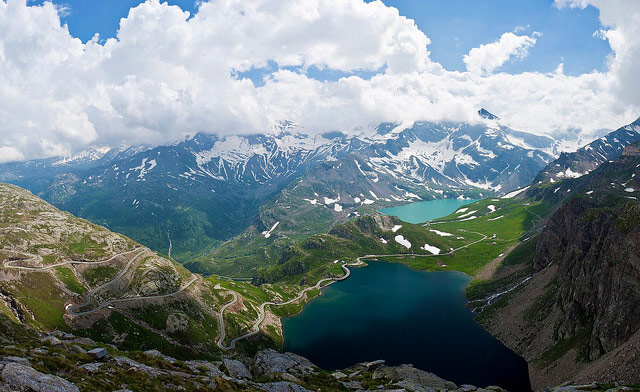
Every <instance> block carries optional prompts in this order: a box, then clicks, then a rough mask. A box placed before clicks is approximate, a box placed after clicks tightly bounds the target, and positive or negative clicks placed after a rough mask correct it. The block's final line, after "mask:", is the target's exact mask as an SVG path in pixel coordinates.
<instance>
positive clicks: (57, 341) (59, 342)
mask: <svg viewBox="0 0 640 392" xmlns="http://www.w3.org/2000/svg"><path fill="white" fill-rule="evenodd" d="M42 343H49V344H50V345H52V346H54V347H57V346H61V345H62V340H60V339H58V338H57V337H55V336H46V337H45V338H43V339H42Z"/></svg>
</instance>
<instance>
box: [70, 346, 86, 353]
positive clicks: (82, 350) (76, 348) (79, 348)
mask: <svg viewBox="0 0 640 392" xmlns="http://www.w3.org/2000/svg"><path fill="white" fill-rule="evenodd" d="M70 348H71V350H72V351H75V352H77V353H81V354H86V353H87V350H85V349H84V348H82V347H80V346H78V345H77V344H74V345H73V346H71V347H70Z"/></svg>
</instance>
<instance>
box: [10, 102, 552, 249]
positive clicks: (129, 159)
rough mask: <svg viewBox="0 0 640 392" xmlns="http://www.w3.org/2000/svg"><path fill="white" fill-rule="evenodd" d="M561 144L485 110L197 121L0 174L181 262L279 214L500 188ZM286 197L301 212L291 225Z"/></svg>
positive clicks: (327, 217)
mask: <svg viewBox="0 0 640 392" xmlns="http://www.w3.org/2000/svg"><path fill="white" fill-rule="evenodd" d="M487 113H488V112H487ZM480 114H483V113H480ZM558 146H559V142H558V141H555V140H553V139H551V138H549V137H545V136H536V135H532V134H528V133H524V132H518V131H515V130H512V129H510V128H508V127H507V126H505V125H503V124H501V123H500V120H499V119H497V117H496V118H493V117H490V116H487V115H486V114H485V115H483V116H482V117H479V120H478V123H476V124H469V123H428V122H416V123H413V124H392V123H383V124H380V125H379V126H377V127H374V128H372V129H367V130H362V131H359V132H356V133H352V134H345V133H340V132H333V133H325V134H322V135H309V134H308V133H305V132H304V129H302V128H301V127H300V126H298V125H296V124H293V123H290V122H285V123H282V124H279V125H278V126H277V127H276V128H275V129H273V130H272V131H271V132H269V133H267V134H255V135H247V136H216V135H212V134H204V133H198V134H196V135H195V136H193V137H189V138H186V139H185V140H183V141H180V142H177V143H174V144H171V145H164V146H157V147H153V148H151V147H149V146H134V147H128V148H120V149H108V148H96V149H93V150H91V151H87V152H85V153H82V154H78V155H77V156H73V157H66V158H61V157H60V158H49V159H45V160H36V161H27V162H19V163H8V164H2V165H0V181H5V182H10V183H14V184H16V185H19V186H22V187H24V188H26V189H29V190H31V191H33V192H34V193H35V194H37V195H39V196H41V197H43V198H44V199H45V200H47V201H49V202H51V203H52V204H54V205H55V206H57V207H59V208H61V209H63V210H66V211H70V212H72V213H74V214H76V215H78V216H81V217H83V218H86V219H89V220H91V221H92V222H96V223H99V224H102V225H104V226H106V227H108V228H110V229H112V230H115V231H118V232H122V233H124V234H126V235H128V236H129V237H131V238H133V239H134V240H136V241H140V242H143V243H145V244H147V245H148V246H150V247H151V248H152V249H154V250H158V251H160V252H163V253H165V254H168V253H169V250H170V249H171V252H172V253H171V255H172V256H173V257H174V258H176V259H177V260H180V261H182V262H186V261H193V260H195V259H202V258H203V257H207V254H210V253H211V251H212V250H213V252H214V253H216V252H217V251H216V250H215V249H216V247H217V246H220V245H221V244H223V243H224V242H225V241H229V240H231V239H233V238H235V237H236V236H238V235H243V233H244V234H246V233H247V231H252V230H253V231H256V232H258V233H262V232H264V231H266V232H269V230H270V229H271V228H272V227H274V225H276V224H277V222H280V223H279V224H278V226H277V227H275V228H274V230H275V233H273V232H272V234H274V237H275V234H277V233H278V232H281V234H284V235H306V234H311V233H317V232H321V231H324V230H326V229H328V228H329V227H330V226H331V225H332V224H333V223H335V222H336V221H338V222H339V221H344V220H345V219H347V217H349V216H354V215H355V214H359V213H360V214H361V213H362V212H363V211H367V210H372V209H374V208H380V207H382V206H386V205H394V204H400V203H405V202H407V201H416V200H429V199H433V198H442V197H475V198H477V197H482V196H488V195H493V194H503V193H506V192H508V191H510V190H513V189H516V188H519V187H522V186H525V185H526V184H528V183H529V182H530V181H531V179H533V177H534V176H535V175H536V174H537V173H538V172H539V171H540V169H542V168H543V167H545V166H546V165H547V164H548V163H549V162H550V161H551V160H552V159H553V157H554V156H555V155H556V154H557V153H558ZM284 200H287V202H286V203H290V205H282V204H281V203H282V202H283V201H284ZM279 203H280V204H279ZM274 206H275V207H274ZM282 208H284V209H287V211H286V215H287V216H289V217H296V216H299V217H300V219H301V221H302V224H289V225H286V224H285V222H284V221H285V218H282V211H281V210H282ZM319 208H324V211H320V210H318V209H319ZM310 209H315V210H316V211H315V212H312V213H310V212H309V211H308V210H310ZM318 217H319V218H318ZM316 218H318V219H316ZM292 219H293V218H292ZM293 220H295V219H293ZM309 221H313V222H316V223H317V224H315V225H313V224H308V222H309Z"/></svg>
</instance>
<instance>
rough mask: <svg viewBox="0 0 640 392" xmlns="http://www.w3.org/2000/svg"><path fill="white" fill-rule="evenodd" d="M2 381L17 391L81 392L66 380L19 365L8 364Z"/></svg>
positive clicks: (3, 372) (3, 371)
mask: <svg viewBox="0 0 640 392" xmlns="http://www.w3.org/2000/svg"><path fill="white" fill-rule="evenodd" d="M2 380H3V381H4V383H5V384H6V385H7V386H9V387H10V388H12V389H15V390H17V391H33V392H79V391H80V390H79V389H78V387H76V386H75V385H74V384H72V383H70V382H69V381H67V380H65V379H64V378H61V377H58V376H54V375H50V374H44V373H40V372H39V371H37V370H35V369H33V368H30V367H28V366H24V365H21V364H19V363H8V364H7V365H5V367H4V369H3V370H2Z"/></svg>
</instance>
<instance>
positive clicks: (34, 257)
mask: <svg viewBox="0 0 640 392" xmlns="http://www.w3.org/2000/svg"><path fill="white" fill-rule="evenodd" d="M139 249H140V248H134V249H131V250H128V251H126V252H120V253H117V254H115V255H113V256H111V257H109V258H108V259H106V260H98V261H75V260H67V261H64V262H62V263H58V264H51V265H46V266H39V267H23V266H19V265H13V264H14V263H17V262H21V261H37V260H40V257H39V256H37V255H33V254H29V256H31V258H30V259H27V260H12V261H7V262H6V263H4V266H3V268H10V269H17V270H23V271H47V270H50V269H52V268H55V267H62V266H63V265H69V264H85V265H92V264H104V263H108V262H110V261H113V259H115V258H116V257H119V256H123V255H127V254H129V253H133V252H135V251H136V250H139Z"/></svg>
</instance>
